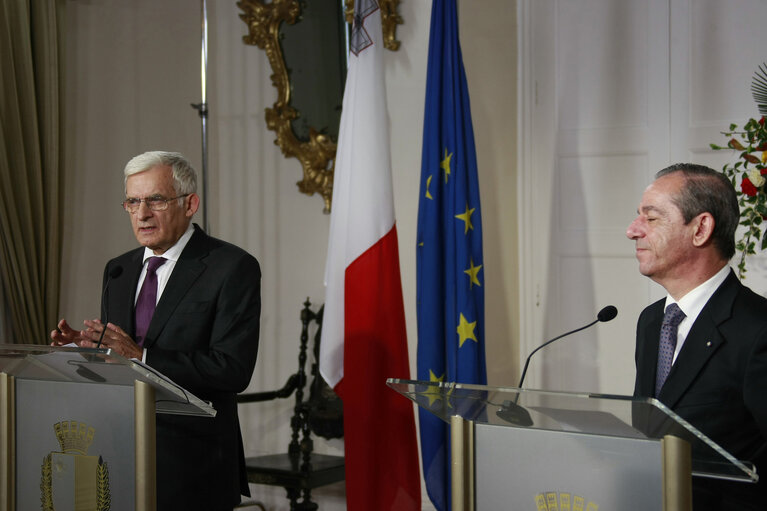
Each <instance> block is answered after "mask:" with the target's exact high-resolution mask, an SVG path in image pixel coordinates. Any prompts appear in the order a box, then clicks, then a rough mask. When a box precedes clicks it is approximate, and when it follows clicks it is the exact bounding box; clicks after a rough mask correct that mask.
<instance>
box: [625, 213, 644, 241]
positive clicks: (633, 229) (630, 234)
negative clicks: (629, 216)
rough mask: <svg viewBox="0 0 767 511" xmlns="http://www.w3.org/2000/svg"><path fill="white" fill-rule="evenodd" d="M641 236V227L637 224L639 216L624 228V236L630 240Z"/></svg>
mask: <svg viewBox="0 0 767 511" xmlns="http://www.w3.org/2000/svg"><path fill="white" fill-rule="evenodd" d="M640 236H641V229H640V226H639V217H636V218H635V219H634V221H633V222H631V223H630V224H629V226H628V228H627V229H626V237H627V238H628V239H630V240H635V239H637V238H639V237H640Z"/></svg>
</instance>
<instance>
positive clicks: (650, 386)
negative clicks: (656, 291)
mask: <svg viewBox="0 0 767 511" xmlns="http://www.w3.org/2000/svg"><path fill="white" fill-rule="evenodd" d="M665 302H666V300H665V299H662V300H660V301H658V302H656V303H655V304H653V305H651V309H650V310H648V311H647V320H646V322H645V324H644V325H643V329H644V334H643V335H642V337H641V339H640V340H641V342H643V343H644V347H642V348H640V349H639V357H641V358H640V359H639V360H637V375H638V377H639V378H638V382H637V383H638V385H637V388H636V389H634V394H635V395H638V396H653V395H654V394H655V372H656V371H655V370H656V366H657V363H658V339H660V328H661V324H662V323H663V306H664V305H665Z"/></svg>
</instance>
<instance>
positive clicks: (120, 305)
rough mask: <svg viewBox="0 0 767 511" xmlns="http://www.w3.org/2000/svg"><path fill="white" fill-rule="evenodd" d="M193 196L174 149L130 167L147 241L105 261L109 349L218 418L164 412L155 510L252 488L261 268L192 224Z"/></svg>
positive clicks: (219, 505)
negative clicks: (249, 457)
mask: <svg viewBox="0 0 767 511" xmlns="http://www.w3.org/2000/svg"><path fill="white" fill-rule="evenodd" d="M195 192H196V176H195V171H194V169H193V168H192V167H191V165H190V164H189V163H188V162H187V161H186V160H185V159H184V158H183V156H181V155H180V154H178V153H167V152H159V151H155V152H149V153H144V154H142V155H139V156H137V157H135V158H133V159H132V160H131V161H130V162H128V164H127V165H126V167H125V196H126V199H125V201H124V203H123V206H124V208H125V210H126V211H127V212H128V214H129V216H130V220H131V225H132V227H133V232H134V234H135V236H136V239H137V240H138V242H139V244H141V245H142V247H140V248H138V249H135V250H132V251H130V252H128V253H126V254H123V255H121V256H119V257H117V258H115V259H112V260H111V261H109V262H108V263H107V265H106V269H105V271H104V286H106V283H107V280H108V279H109V278H110V277H109V275H110V274H111V275H112V276H113V277H112V278H111V282H110V283H109V286H108V288H107V292H106V296H105V298H104V303H103V304H102V309H103V310H106V311H107V312H106V315H105V317H108V318H109V323H107V325H106V331H104V336H103V344H102V346H106V347H108V348H111V349H112V350H114V351H116V352H117V353H119V354H121V355H123V356H125V357H128V358H137V359H140V360H144V361H145V362H146V363H147V364H148V365H150V366H151V367H153V368H155V369H157V370H158V371H160V372H161V373H163V374H165V375H166V376H168V377H169V378H171V379H172V380H173V381H174V382H176V383H178V384H179V385H181V386H182V387H184V388H186V389H187V390H189V391H190V392H192V393H193V394H195V395H196V396H198V397H200V398H201V399H203V400H207V401H210V402H212V404H213V407H214V408H215V409H216V412H217V414H216V417H215V418H204V417H185V416H176V415H158V416H157V492H158V498H157V502H158V509H160V510H175V509H199V510H214V511H215V510H224V509H229V510H231V509H232V508H233V507H234V506H235V505H236V504H237V503H239V501H240V495H241V494H243V495H249V491H248V486H247V481H246V478H245V472H244V455H243V446H242V438H241V435H240V427H239V420H238V417H237V403H236V394H237V393H238V392H241V391H243V390H244V389H245V388H246V387H247V385H248V383H249V382H250V378H251V376H252V373H253V369H254V366H255V363H256V354H257V350H258V339H259V317H260V308H261V299H260V278H261V271H260V268H259V265H258V262H257V261H256V259H255V258H253V257H252V256H251V255H250V254H248V253H247V252H245V251H244V250H242V249H240V248H237V247H235V246H234V245H231V244H228V243H226V242H223V241H220V240H217V239H215V238H212V237H210V236H208V235H207V234H205V233H204V232H203V231H202V230H201V229H200V228H199V226H197V225H194V224H192V222H191V220H192V216H193V215H194V214H195V212H196V211H197V209H198V208H199V205H200V198H199V196H198V195H197V194H196V193H195ZM156 256H162V259H163V260H160V259H159V258H157V257H156ZM153 260H154V261H155V263H159V264H154V263H152V262H151V261H153ZM154 266H158V267H157V268H156V269H154ZM115 268H121V270H118V271H116V270H115ZM148 268H152V269H151V270H149V269H148ZM150 282H151V283H152V286H150V285H149V283H150ZM150 288H151V292H150V291H147V290H149V289H150ZM147 293H149V294H147ZM152 293H153V294H152ZM150 302H151V306H150V311H149V312H148V313H147V312H146V311H145V307H146V306H145V305H142V304H146V303H150ZM155 307H156V308H155ZM151 309H154V310H153V312H152V310H151ZM147 314H148V315H147ZM103 330H104V326H103V325H102V324H101V322H100V321H98V320H93V321H91V320H87V321H85V328H84V329H83V330H80V331H76V330H74V329H72V328H71V327H70V326H69V325H68V324H67V322H66V321H65V320H61V321H60V322H59V324H58V328H57V329H56V330H54V331H53V332H51V337H52V339H53V344H55V345H61V344H67V343H70V342H75V343H77V344H78V345H80V346H81V347H95V346H96V342H97V340H98V339H99V337H100V336H101V333H102V331H103Z"/></svg>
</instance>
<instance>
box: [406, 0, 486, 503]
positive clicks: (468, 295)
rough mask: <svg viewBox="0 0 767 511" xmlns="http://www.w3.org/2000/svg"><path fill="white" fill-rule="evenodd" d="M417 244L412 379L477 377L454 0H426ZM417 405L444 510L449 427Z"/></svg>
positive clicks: (470, 195)
mask: <svg viewBox="0 0 767 511" xmlns="http://www.w3.org/2000/svg"><path fill="white" fill-rule="evenodd" d="M416 250H417V279H418V284H417V286H418V289H417V295H418V296H417V302H418V303H417V309H418V379H419V380H425V381H446V382H447V381H452V382H461V383H478V384H485V383H486V382H487V373H486V369H485V339H484V331H485V325H484V314H485V301H484V291H483V289H484V288H483V283H484V270H483V259H482V220H481V215H480V205H479V182H478V179H477V156H476V152H475V150H474V132H473V129H472V125H471V108H470V106H469V93H468V87H467V85H466V73H465V71H464V68H463V61H462V58H461V48H460V44H459V41H458V16H457V13H456V2H455V0H434V2H433V3H432V13H431V34H430V36H429V63H428V69H427V75H426V106H425V115H424V129H423V154H422V163H421V191H420V202H419V207H418V247H417V249H416ZM432 405H433V406H435V407H442V406H445V405H446V403H440V402H439V400H438V399H437V400H435V401H434V402H433V403H432ZM419 413H420V427H421V453H422V457H423V471H424V479H425V481H426V487H427V491H428V493H429V498H430V499H431V500H432V502H433V503H434V505H435V506H436V508H437V509H439V510H440V511H445V510H447V509H449V508H450V497H449V495H450V492H449V488H450V451H449V446H450V442H449V430H448V426H447V425H446V424H445V423H444V422H442V421H441V420H440V419H438V418H437V417H436V416H434V415H433V414H431V413H430V412H427V411H426V410H423V409H419Z"/></svg>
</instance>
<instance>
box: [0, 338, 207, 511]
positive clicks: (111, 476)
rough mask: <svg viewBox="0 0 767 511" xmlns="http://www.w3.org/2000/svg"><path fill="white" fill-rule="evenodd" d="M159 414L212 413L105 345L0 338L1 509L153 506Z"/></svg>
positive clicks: (131, 508) (0, 510)
mask: <svg viewBox="0 0 767 511" xmlns="http://www.w3.org/2000/svg"><path fill="white" fill-rule="evenodd" d="M158 413H159V414H174V415H191V416H199V417H214V416H215V415H216V410H215V409H214V408H213V407H212V406H211V405H210V404H209V403H207V402H205V401H202V400H201V399H199V398H197V397H196V396H194V395H193V394H191V393H190V392H188V391H187V390H185V389H184V388H182V387H180V386H179V385H177V384H175V383H174V382H173V381H171V380H170V379H168V378H167V377H165V376H164V375H162V374H160V373H158V372H157V371H155V370H154V369H152V368H151V367H149V366H147V365H145V364H142V363H141V362H139V361H136V360H128V359H125V358H123V357H121V356H120V355H118V354H116V353H113V352H112V351H111V350H109V349H98V350H96V349H82V348H76V347H52V346H42V345H16V344H0V511H14V510H21V509H40V508H41V505H42V509H44V510H45V509H105V508H110V509H112V510H120V509H126V510H133V509H141V510H154V509H155V507H156V482H155V470H156V469H155V417H156V414H158Z"/></svg>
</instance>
